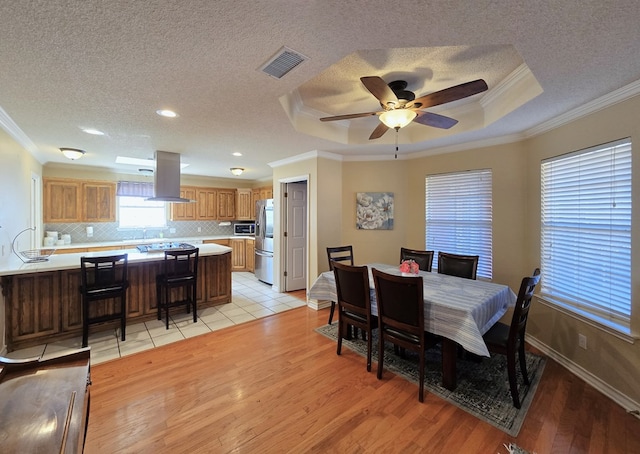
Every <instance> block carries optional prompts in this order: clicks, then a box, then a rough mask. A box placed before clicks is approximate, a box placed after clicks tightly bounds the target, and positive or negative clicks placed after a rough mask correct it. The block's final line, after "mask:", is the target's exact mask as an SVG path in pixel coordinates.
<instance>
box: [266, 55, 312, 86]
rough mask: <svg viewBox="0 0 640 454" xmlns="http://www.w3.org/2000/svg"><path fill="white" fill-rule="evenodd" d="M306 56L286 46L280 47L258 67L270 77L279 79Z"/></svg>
mask: <svg viewBox="0 0 640 454" xmlns="http://www.w3.org/2000/svg"><path fill="white" fill-rule="evenodd" d="M307 59H308V57H305V56H304V55H302V54H300V53H298V52H296V51H295V50H292V49H289V48H288V47H283V48H281V49H280V50H279V51H278V52H276V54H275V55H274V56H273V57H271V58H270V59H269V60H268V61H267V62H266V63H265V64H264V65H262V66H261V67H260V70H261V71H263V72H265V73H267V74H268V75H270V76H271V77H275V78H276V79H281V78H282V76H284V75H285V74H287V73H288V72H289V71H291V70H292V69H293V68H295V67H296V66H298V65H299V64H300V63H302V62H303V61H305V60H307Z"/></svg>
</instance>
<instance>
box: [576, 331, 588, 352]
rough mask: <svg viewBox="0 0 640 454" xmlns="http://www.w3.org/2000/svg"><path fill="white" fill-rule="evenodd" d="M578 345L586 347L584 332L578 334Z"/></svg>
mask: <svg viewBox="0 0 640 454" xmlns="http://www.w3.org/2000/svg"><path fill="white" fill-rule="evenodd" d="M578 345H579V346H580V348H584V349H585V350H586V349H587V336H585V335H584V334H578Z"/></svg>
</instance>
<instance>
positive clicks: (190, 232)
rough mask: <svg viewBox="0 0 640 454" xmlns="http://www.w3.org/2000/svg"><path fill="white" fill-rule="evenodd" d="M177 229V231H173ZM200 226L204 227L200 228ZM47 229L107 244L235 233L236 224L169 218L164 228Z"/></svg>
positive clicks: (73, 238)
mask: <svg viewBox="0 0 640 454" xmlns="http://www.w3.org/2000/svg"><path fill="white" fill-rule="evenodd" d="M87 227H93V236H92V237H88V236H87ZM172 229H175V233H172V232H173V230H172ZM198 229H200V230H199V231H198ZM46 231H56V232H58V233H59V234H69V235H71V243H72V244H73V243H104V242H106V241H120V240H131V239H141V238H143V237H144V238H158V237H160V236H162V237H164V238H190V237H198V236H217V235H229V236H230V235H233V225H232V224H231V225H220V222H218V221H167V227H166V228H164V229H155V228H149V229H146V230H143V229H121V228H119V227H118V223H117V222H95V223H72V224H45V225H44V229H43V234H44V232H46Z"/></svg>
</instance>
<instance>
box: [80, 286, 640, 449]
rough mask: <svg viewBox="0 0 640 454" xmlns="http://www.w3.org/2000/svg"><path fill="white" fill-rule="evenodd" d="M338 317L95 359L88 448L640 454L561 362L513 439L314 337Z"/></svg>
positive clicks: (638, 432)
mask: <svg viewBox="0 0 640 454" xmlns="http://www.w3.org/2000/svg"><path fill="white" fill-rule="evenodd" d="M300 296H301V297H302V298H303V297H304V295H303V294H301V295H300ZM327 317H328V311H327V310H322V311H314V310H311V309H309V308H307V307H302V308H298V309H292V310H290V311H287V312H284V313H281V314H277V315H274V316H270V317H266V318H263V319H259V320H255V321H251V322H248V323H244V324H241V325H237V326H233V327H229V328H225V329H223V330H220V331H215V332H212V333H209V334H205V335H202V336H198V337H193V338H190V339H186V340H183V341H179V342H176V343H173V344H169V345H166V346H162V347H158V348H154V349H152V350H148V351H145V352H141V353H135V354H132V355H130V356H126V357H123V358H121V359H116V360H113V361H108V362H105V363H102V364H98V365H97V366H94V367H92V370H91V378H92V382H93V384H92V386H91V413H90V420H89V429H88V433H87V439H86V446H85V453H116V452H117V453H120V452H132V453H133V452H135V453H169V452H171V453H306V452H317V453H368V452H376V453H383V452H384V453H412V452H415V453H417V452H420V453H483V454H494V453H506V452H507V450H506V449H505V447H504V446H503V444H504V443H507V444H508V443H510V442H515V443H516V444H517V445H519V446H520V447H522V448H525V449H528V450H530V451H535V452H537V453H538V454H544V453H576V454H577V453H637V452H640V420H638V419H637V418H635V417H634V416H631V415H629V414H626V413H625V411H624V409H623V408H621V407H619V406H618V405H617V404H615V403H613V402H612V401H611V400H609V399H607V398H606V397H604V396H603V395H602V394H600V393H599V392H598V391H596V390H594V389H593V388H592V387H590V386H589V385H587V384H585V383H584V382H583V381H582V380H580V379H578V378H577V377H575V376H574V375H572V374H570V373H569V372H568V371H567V370H566V369H564V368H563V367H561V366H559V365H558V364H557V363H555V362H553V361H552V360H549V361H548V363H547V366H546V367H545V371H544V374H543V377H542V380H541V383H540V385H539V387H538V390H537V393H536V397H535V399H534V402H533V404H532V406H531V408H530V410H529V413H528V415H527V418H526V420H525V422H524V425H523V427H522V430H521V431H520V434H519V435H518V437H517V438H513V437H510V436H508V435H507V434H505V433H504V432H502V431H500V430H498V429H496V428H494V427H493V426H491V425H489V424H487V423H485V422H482V421H480V420H478V419H476V418H474V417H473V416H471V415H469V414H467V413H466V412H464V411H462V410H460V409H458V408H457V407H455V406H453V405H451V404H449V403H447V402H445V401H443V400H442V399H440V398H438V397H436V396H434V395H432V394H429V393H428V392H426V393H425V401H424V403H422V404H421V403H420V402H418V398H417V388H416V385H415V384H412V383H409V382H407V381H406V380H404V379H402V378H400V377H397V376H394V375H393V374H391V373H388V372H387V373H385V374H384V377H383V379H382V380H377V379H376V373H375V365H374V367H373V370H372V372H370V373H367V370H366V364H365V359H364V358H362V357H360V356H358V355H357V354H355V353H353V352H351V351H349V350H348V349H346V348H345V349H343V353H342V355H341V356H337V355H336V352H335V342H332V341H330V340H329V339H327V338H325V337H323V336H321V335H319V334H317V333H315V332H314V329H315V328H316V327H318V326H320V325H322V324H325V323H326V321H327Z"/></svg>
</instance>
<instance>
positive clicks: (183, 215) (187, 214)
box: [170, 186, 197, 221]
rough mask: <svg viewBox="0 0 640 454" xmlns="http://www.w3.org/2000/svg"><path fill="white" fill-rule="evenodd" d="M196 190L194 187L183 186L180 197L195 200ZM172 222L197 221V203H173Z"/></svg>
mask: <svg viewBox="0 0 640 454" xmlns="http://www.w3.org/2000/svg"><path fill="white" fill-rule="evenodd" d="M196 189H197V188H195V187H192V186H181V187H180V197H182V198H184V199H190V200H195V198H196ZM170 211H171V214H170V217H171V220H172V221H195V220H196V204H195V203H172V204H171V210H170Z"/></svg>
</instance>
